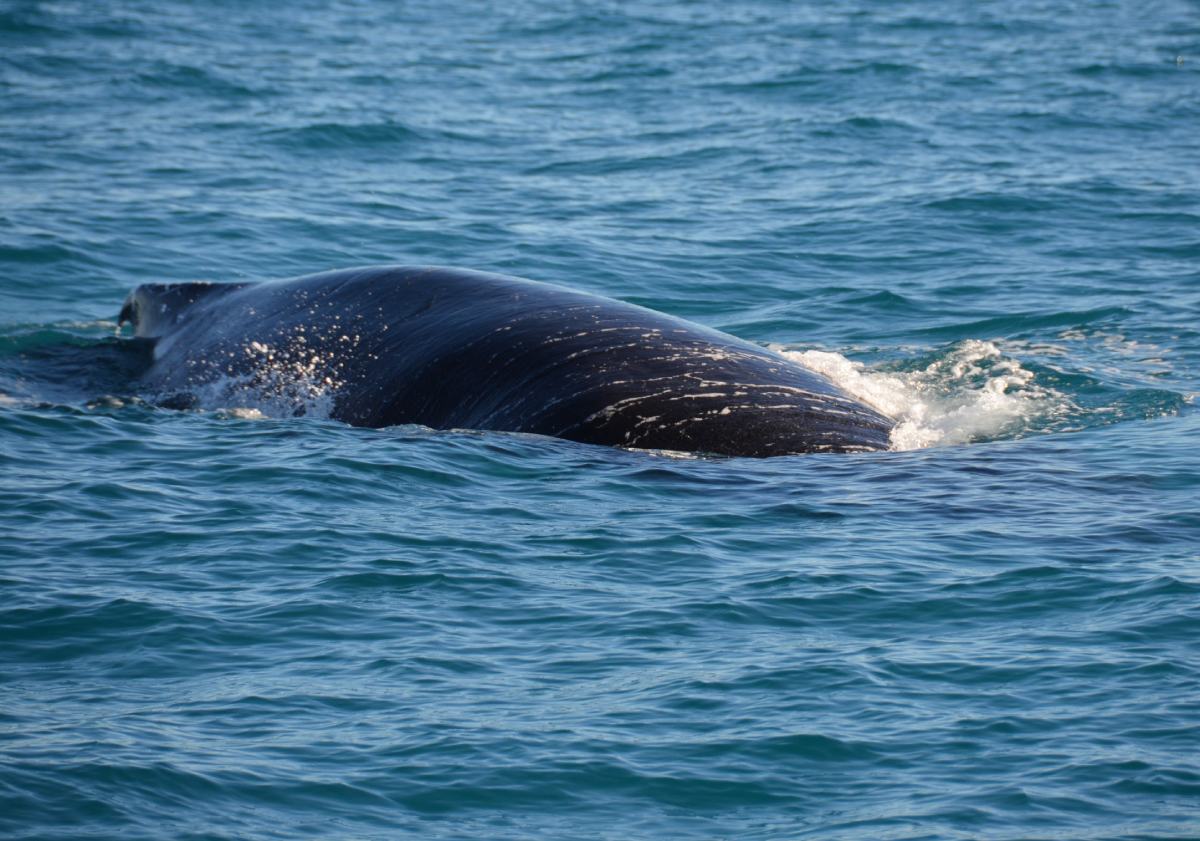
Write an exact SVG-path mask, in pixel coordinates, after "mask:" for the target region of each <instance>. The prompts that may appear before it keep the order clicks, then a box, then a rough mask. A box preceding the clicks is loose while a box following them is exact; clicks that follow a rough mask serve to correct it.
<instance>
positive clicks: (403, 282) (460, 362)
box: [124, 267, 891, 456]
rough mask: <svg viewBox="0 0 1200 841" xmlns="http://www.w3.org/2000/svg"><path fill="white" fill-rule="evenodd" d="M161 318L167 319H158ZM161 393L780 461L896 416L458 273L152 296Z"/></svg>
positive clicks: (817, 378) (669, 332) (721, 351)
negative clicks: (256, 391)
mask: <svg viewBox="0 0 1200 841" xmlns="http://www.w3.org/2000/svg"><path fill="white" fill-rule="evenodd" d="M150 313H153V314H154V315H153V317H152V318H151V317H149V314H150ZM124 314H125V315H126V316H127V318H128V320H132V321H134V323H135V325H136V326H137V330H138V334H139V335H143V336H151V337H155V338H157V340H158V346H157V348H156V360H155V363H154V365H153V367H152V368H151V369H150V371H149V372H148V374H147V376H146V382H147V385H148V386H149V387H151V388H153V389H154V390H155V391H158V392H160V393H170V394H179V393H196V392H200V391H203V390H204V388H205V387H206V386H210V385H211V384H212V383H214V382H217V381H220V380H221V379H222V378H229V377H236V378H240V379H241V380H242V381H243V382H246V381H249V382H251V383H256V384H257V387H259V388H263V389H275V390H277V391H278V390H280V389H285V387H286V385H287V383H286V382H281V380H285V381H286V380H287V379H288V378H289V377H293V376H294V377H295V379H296V380H297V381H302V382H304V383H308V384H312V385H315V386H318V387H325V388H327V389H328V390H329V391H330V392H331V393H332V394H333V395H334V404H333V407H332V410H331V412H330V414H331V415H332V416H333V417H335V418H338V419H341V420H344V421H346V422H347V423H351V424H355V425H359V426H373V427H378V426H388V425H392V424H403V423H417V424H424V425H426V426H430V427H433V428H436V429H449V428H462V429H490V430H506V431H513V432H532V433H540V434H545V435H554V436H558V437H561V438H568V439H571V440H575V441H584V442H589V443H597V444H612V445H617V446H626V447H642V448H653V449H667V450H682V451H690V452H708V453H717V454H726V455H747V456H767V455H777V454H786V453H802V452H855V451H868V450H881V449H886V448H887V445H888V434H889V431H890V428H891V422H890V421H888V419H887V418H885V417H883V416H882V415H880V414H879V413H878V412H876V411H874V410H873V409H870V408H869V407H867V406H865V405H863V404H862V403H859V402H858V401H856V400H854V399H852V398H850V397H849V396H847V395H846V394H845V393H843V392H842V391H840V390H839V389H838V388H837V387H836V386H834V385H833V384H832V383H831V382H830V381H829V380H827V379H826V378H824V377H822V376H821V375H819V374H816V373H815V372H813V371H810V370H808V369H807V368H804V367H802V366H800V365H797V364H795V363H793V362H791V361H789V360H787V359H785V358H783V357H781V356H779V355H777V354H774V353H771V352H769V351H767V350H764V349H762V348H759V347H757V346H755V345H752V344H749V343H747V342H743V341H741V340H740V339H736V338H734V337H732V336H728V335H726V334H723V333H719V332H717V331H714V330H711V329H708V328H706V327H702V326H700V325H697V324H693V323H691V322H687V321H684V320H682V319H678V318H674V317H672V316H668V315H664V314H662V313H658V312H654V311H652V310H647V309H644V308H642V307H638V306H635V305H633V304H627V303H623V302H620V301H614V300H611V299H607V298H601V297H597V296H594V295H589V294H586V293H581V292H576V291H573V290H570V289H566V288H563V287H558V286H552V285H549V284H543V283H537V282H534V281H529V280H522V279H519V278H511V277H504V276H500V275H493V274H485V273H481V272H472V271H465V270H460V269H444V268H428V267H417V268H414V267H378V268H367V269H352V270H347V271H338V272H328V273H324V274H319V275H310V276H308V277H302V278H297V279H294V280H289V281H278V282H270V283H262V284H255V285H245V286H232V285H229V286H224V285H212V286H207V285H189V284H184V285H172V286H159V285H149V286H143V287H139V288H138V289H137V290H135V291H134V292H133V293H132V294H131V296H130V299H129V301H128V302H127V303H126V310H125V313H124Z"/></svg>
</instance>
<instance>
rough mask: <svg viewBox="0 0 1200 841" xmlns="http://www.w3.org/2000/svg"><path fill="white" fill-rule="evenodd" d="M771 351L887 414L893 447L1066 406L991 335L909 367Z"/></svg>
mask: <svg viewBox="0 0 1200 841" xmlns="http://www.w3.org/2000/svg"><path fill="white" fill-rule="evenodd" d="M775 350H777V351H778V352H779V353H782V354H783V355H784V356H786V357H787V358H789V359H791V360H793V361H795V362H798V363H799V364H801V365H803V366H805V367H806V368H810V369H812V370H814V371H817V372H818V373H821V374H824V375H825V376H827V377H828V378H829V379H831V380H832V381H833V382H834V383H835V384H836V385H838V386H839V387H841V388H842V389H843V390H845V391H846V392H847V393H848V394H850V395H852V396H853V397H855V398H857V399H859V400H861V401H863V402H864V403H867V404H868V405H870V406H873V407H875V408H876V409H878V410H879V411H881V412H883V413H884V414H885V415H888V416H889V417H891V418H893V419H894V420H895V421H896V427H895V429H893V430H892V436H891V445H892V449H893V450H915V449H921V448H924V447H933V446H938V445H949V444H964V443H967V442H969V441H976V440H979V439H985V438H994V437H997V436H1000V435H1003V434H1005V433H1006V432H1009V431H1011V430H1015V429H1019V428H1021V427H1023V426H1025V425H1027V424H1028V423H1029V422H1030V421H1032V420H1034V419H1035V418H1037V417H1042V416H1045V415H1047V414H1051V413H1057V412H1061V411H1064V410H1065V409H1067V408H1068V407H1069V405H1070V401H1069V400H1068V398H1067V397H1066V396H1065V395H1063V394H1061V393H1059V392H1057V391H1054V390H1053V389H1048V388H1044V387H1041V386H1039V385H1038V384H1037V383H1036V381H1035V375H1034V373H1033V372H1032V371H1030V370H1028V369H1026V368H1023V367H1022V366H1021V363H1020V362H1018V361H1017V360H1015V359H1012V358H1009V357H1006V356H1005V355H1004V354H1003V353H1002V352H1001V350H1000V347H998V346H997V345H996V344H995V343H993V342H986V341H979V340H974V339H972V340H968V341H965V342H960V343H958V344H956V345H954V346H953V347H951V348H950V349H949V351H948V352H947V353H945V354H943V355H941V356H939V357H938V358H937V359H935V360H934V361H933V362H931V363H929V364H928V365H926V366H925V367H923V368H921V369H918V370H914V371H872V370H870V369H868V368H867V367H866V366H865V365H863V363H861V362H854V361H852V360H850V359H847V358H846V357H844V356H842V355H841V354H839V353H831V352H828V351H821V350H806V351H789V350H786V349H781V348H775Z"/></svg>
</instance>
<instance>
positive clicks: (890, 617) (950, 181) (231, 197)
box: [0, 0, 1200, 839]
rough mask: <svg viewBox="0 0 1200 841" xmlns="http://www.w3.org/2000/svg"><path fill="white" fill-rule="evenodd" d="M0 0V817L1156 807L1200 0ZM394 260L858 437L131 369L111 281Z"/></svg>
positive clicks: (685, 821) (1037, 820) (1173, 574)
mask: <svg viewBox="0 0 1200 841" xmlns="http://www.w3.org/2000/svg"><path fill="white" fill-rule="evenodd" d="M111 5H112V4H87V3H73V2H59V3H38V2H0V559H2V564H0V593H2V594H3V598H2V599H0V836H3V837H5V838H13V839H51V838H54V839H58V838H93V839H101V838H114V839H116V838H120V839H160V838H187V839H234V838H236V839H307V838H314V837H319V838H330V839H363V838H379V839H383V838H388V839H390V838H401V837H413V838H417V837H420V838H444V839H460V838H487V839H528V838H605V839H631V838H636V839H643V838H644V839H664V838H696V839H714V838H731V839H732V838H737V839H796V838H813V839H881V838H884V839H974V838H1006V839H1035V838H1036V839H1043V838H1044V839H1066V838H1070V839H1076V838H1091V839H1099V838H1104V839H1134V838H1138V839H1149V838H1172V839H1185V838H1187V839H1190V838H1196V837H1200V763H1198V762H1197V759H1196V757H1197V756H1198V755H1200V738H1198V736H1197V733H1198V732H1200V730H1198V728H1200V650H1198V649H1200V644H1198V642H1197V641H1198V639H1200V548H1198V547H1200V504H1198V503H1197V500H1198V499H1200V448H1198V447H1197V444H1196V442H1197V436H1198V434H1200V414H1197V412H1196V410H1195V397H1196V395H1197V393H1200V327H1198V326H1197V325H1198V323H1200V322H1198V316H1200V268H1198V266H1200V224H1198V223H1200V144H1198V142H1197V127H1200V8H1198V7H1197V6H1196V5H1195V3H1192V2H1184V0H1178V1H1177V2H1153V3H1149V4H1144V3H1143V4H1134V3H1121V2H1087V3H1079V4H1072V3H1055V2H1045V3H1025V2H1015V0H1001V2H997V3H988V4H959V3H949V2H935V1H934V0H922V1H921V2H916V3H912V4H903V5H894V4H884V3H874V2H868V0H853V2H850V3H846V4H824V5H814V6H804V5H799V4H788V3H782V2H765V0H764V2H740V0H734V2H724V3H719V4H718V3H685V2H664V3H659V4H640V5H639V4H634V3H595V4H554V3H541V2H530V1H529V0H517V2H514V3H510V4H506V5H504V6H503V7H499V6H493V5H490V4H482V3H463V4H453V5H452V6H446V5H445V4H436V3H407V4H402V5H401V4H397V5H394V6H393V5H391V4H384V3H354V2H349V1H348V0H347V2H328V3H325V2H306V3H301V4H269V3H258V2H249V3H245V2H241V3H225V2H221V3H215V4H189V3H182V2H149V0H147V2H140V3H139V2H131V3H125V4H120V6H119V8H118V7H110V6H111ZM388 262H403V263H437V264H447V265H458V266H466V267H469V268H476V269H484V270H490V271H499V272H504V273H508V274H515V275H520V276H526V277H531V278H535V279H538V280H545V281H551V282H557V283H562V284H566V285H569V286H573V287H575V288H579V289H584V290H588V291H592V292H597V293H601V294H605V295H609V296H613V297H617V298H622V299H625V300H630V301H634V302H636V303H639V304H643V305H646V306H650V307H653V308H655V309H659V310H663V311H665V312H669V313H672V314H675V315H680V316H683V317H686V318H690V319H693V320H696V321H700V322H702V323H705V324H709V325H712V326H714V327H717V328H719V329H722V330H726V331H728V332H731V333H734V334H736V335H738V336H741V337H743V338H746V339H749V340H751V341H755V342H759V343H761V344H764V345H770V346H772V347H775V348H776V349H778V350H780V351H781V352H783V353H786V354H789V355H791V356H792V357H793V358H796V359H798V360H800V361H802V362H804V363H805V364H809V365H811V366H813V367H815V368H818V369H819V370H822V371H824V372H826V373H828V374H829V375H830V376H831V377H833V378H834V379H835V380H836V381H838V382H839V383H841V384H842V385H843V386H844V387H846V388H847V389H849V390H851V391H852V392H854V393H855V394H858V395H860V396H861V397H862V398H863V399H866V400H869V401H871V402H872V403H874V404H875V405H877V406H878V407H880V408H881V409H883V410H885V411H887V412H889V413H890V414H892V415H893V416H894V417H896V419H897V422H898V427H897V431H896V433H895V435H894V437H893V444H894V451H892V452H887V453H880V454H870V455H853V456H834V455H814V456H797V457H788V458H777V459H767V460H753V459H703V458H699V459H698V458H679V457H672V456H669V455H664V454H655V453H645V452H636V451H623V450H617V449H608V448H603V447H594V446H588V445H582V444H574V443H570V442H566V441H560V440H555V439H544V438H539V437H535V436H519V435H505V434H498V433H478V432H470V431H452V432H437V431H432V430H428V429H422V428H411V427H397V428H391V429H384V430H365V429H354V428H350V427H347V426H343V425H341V424H339V423H336V422H333V421H330V420H328V419H325V418H322V417H321V416H320V413H319V412H316V413H309V414H308V415H307V416H305V417H302V418H292V417H290V416H288V413H287V412H286V411H285V409H286V407H279V406H277V405H275V404H273V403H272V402H271V401H268V400H255V399H254V398H253V395H247V399H246V400H245V401H242V402H240V403H238V404H237V405H206V406H202V407H200V408H199V409H197V410H195V411H172V410H168V409H165V408H161V407H157V406H155V405H153V403H152V402H149V401H147V400H145V399H144V397H143V396H142V395H139V393H138V391H137V388H136V382H135V374H136V371H137V370H138V368H139V365H140V364H141V359H140V357H139V353H140V352H141V351H139V350H138V349H137V348H136V347H135V346H134V345H133V343H131V342H130V341H129V340H128V339H127V338H126V337H123V336H118V335H116V324H115V316H116V313H117V311H118V309H119V307H120V304H121V301H122V299H123V298H124V296H125V294H126V293H127V292H128V291H129V289H131V288H132V287H133V286H135V285H137V284H139V283H144V282H153V281H179V280H194V279H215V280H241V281H245V280H255V279H266V278H275V277H287V276H292V275H297V274H304V273H309V272H315V271H319V270H324V269H330V268H340V267H347V266H353V265H363V264H373V263H388Z"/></svg>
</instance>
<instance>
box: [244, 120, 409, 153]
mask: <svg viewBox="0 0 1200 841" xmlns="http://www.w3.org/2000/svg"><path fill="white" fill-rule="evenodd" d="M267 136H268V137H270V138H271V139H272V140H273V141H274V142H276V143H278V144H279V145H281V146H285V147H287V148H289V149H297V150H301V151H314V152H319V151H328V150H330V149H350V148H354V149H362V148H363V147H373V146H394V145H396V144H405V143H409V142H412V141H414V140H419V139H421V134H420V132H418V131H416V130H415V129H412V128H409V127H408V126H405V125H401V124H400V123H397V122H394V121H391V120H387V121H385V122H380V123H353V124H352V123H314V124H312V125H307V126H297V127H295V128H288V129H277V130H273V131H271V132H268V135H267Z"/></svg>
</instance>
